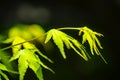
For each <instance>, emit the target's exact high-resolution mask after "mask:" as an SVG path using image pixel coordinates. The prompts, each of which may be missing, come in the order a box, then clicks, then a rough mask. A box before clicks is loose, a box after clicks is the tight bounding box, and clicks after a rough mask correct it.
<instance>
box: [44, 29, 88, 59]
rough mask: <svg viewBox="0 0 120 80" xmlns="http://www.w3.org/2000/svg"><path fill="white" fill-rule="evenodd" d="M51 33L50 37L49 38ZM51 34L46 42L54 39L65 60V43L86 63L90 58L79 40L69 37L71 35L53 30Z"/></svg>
mask: <svg viewBox="0 0 120 80" xmlns="http://www.w3.org/2000/svg"><path fill="white" fill-rule="evenodd" d="M49 32H50V35H49V38H48V34H49ZM49 32H48V34H47V37H46V38H47V39H46V40H47V41H49V40H50V39H51V37H52V39H53V41H54V43H55V44H56V45H57V47H58V48H59V50H60V52H61V54H62V55H63V57H64V56H65V57H64V58H66V55H65V52H64V44H63V43H65V45H66V47H67V48H68V49H70V48H72V49H73V50H74V51H75V52H76V53H78V54H79V55H80V56H81V57H82V58H83V59H85V60H86V61H87V60H88V58H87V57H90V56H89V55H88V53H87V52H86V50H85V48H84V47H83V45H82V44H80V43H78V42H77V40H76V39H74V38H73V37H71V36H69V35H67V34H65V33H64V32H62V31H59V30H57V29H52V30H50V31H49ZM78 49H79V50H78Z"/></svg>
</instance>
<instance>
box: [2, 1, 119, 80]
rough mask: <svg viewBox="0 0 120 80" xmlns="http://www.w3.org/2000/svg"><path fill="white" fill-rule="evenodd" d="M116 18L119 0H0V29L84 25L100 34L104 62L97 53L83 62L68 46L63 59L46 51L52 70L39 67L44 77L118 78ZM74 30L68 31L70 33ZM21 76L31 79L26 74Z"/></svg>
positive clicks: (57, 79) (48, 79) (55, 79)
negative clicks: (20, 25)
mask: <svg viewBox="0 0 120 80" xmlns="http://www.w3.org/2000/svg"><path fill="white" fill-rule="evenodd" d="M26 5H27V6H26ZM119 19H120V0H39V1H37V0H33V1H29V0H15V1H12V0H2V1H0V31H1V32H2V31H4V30H7V29H9V28H10V27H11V26H12V25H14V24H18V23H22V24H32V23H37V24H40V25H42V26H44V27H43V28H44V29H45V30H49V29H51V28H54V27H55V28H57V27H65V26H88V27H89V28H91V29H93V30H95V31H97V32H100V33H103V34H104V37H103V38H101V43H102V46H103V47H104V49H103V51H102V55H103V56H104V57H105V59H106V60H107V62H108V64H105V63H104V62H103V61H102V60H101V59H100V58H99V57H98V56H93V59H92V60H90V61H88V62H85V61H84V60H83V59H81V58H80V57H79V56H78V55H77V54H69V53H74V52H73V51H72V50H71V51H67V56H68V57H67V59H66V60H63V59H62V57H61V55H60V54H55V53H57V52H54V53H51V54H50V56H52V59H53V60H54V61H55V63H54V64H53V65H51V68H52V69H53V70H54V71H55V72H56V74H52V73H50V72H49V71H47V70H45V69H43V73H44V78H45V80H116V79H117V80H119V67H120V65H119V64H120V62H119V60H120V59H119V57H120V53H119V52H120V51H119V49H120V47H119V45H120V42H119V41H120V36H119V34H120V33H119V32H120V31H119V30H120V20H119ZM74 34H75V33H74V32H71V35H74ZM56 51H57V50H56ZM58 53H59V52H58ZM48 64H49V63H48ZM28 73H29V72H28ZM34 77H35V76H34ZM25 79H26V80H30V79H31V80H33V79H32V76H30V75H29V74H28V75H26V78H25Z"/></svg>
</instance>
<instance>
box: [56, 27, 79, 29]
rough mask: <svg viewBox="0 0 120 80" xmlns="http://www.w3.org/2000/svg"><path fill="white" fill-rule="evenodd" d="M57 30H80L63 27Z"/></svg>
mask: <svg viewBox="0 0 120 80" xmlns="http://www.w3.org/2000/svg"><path fill="white" fill-rule="evenodd" d="M57 30H80V28H74V27H63V28H58V29H57Z"/></svg>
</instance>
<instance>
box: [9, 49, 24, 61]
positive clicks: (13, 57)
mask: <svg viewBox="0 0 120 80" xmlns="http://www.w3.org/2000/svg"><path fill="white" fill-rule="evenodd" d="M22 54H23V53H22V51H21V50H20V51H18V52H16V53H15V54H14V55H13V56H12V57H11V58H10V60H9V61H10V62H11V61H13V60H16V59H18V58H19V57H20V55H22Z"/></svg>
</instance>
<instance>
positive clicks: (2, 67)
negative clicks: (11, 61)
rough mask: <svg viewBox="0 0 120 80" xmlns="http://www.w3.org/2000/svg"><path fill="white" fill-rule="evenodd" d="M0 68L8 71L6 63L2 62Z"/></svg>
mask: <svg viewBox="0 0 120 80" xmlns="http://www.w3.org/2000/svg"><path fill="white" fill-rule="evenodd" d="M0 70H4V71H8V69H7V68H6V66H5V65H3V64H1V63H0Z"/></svg>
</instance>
